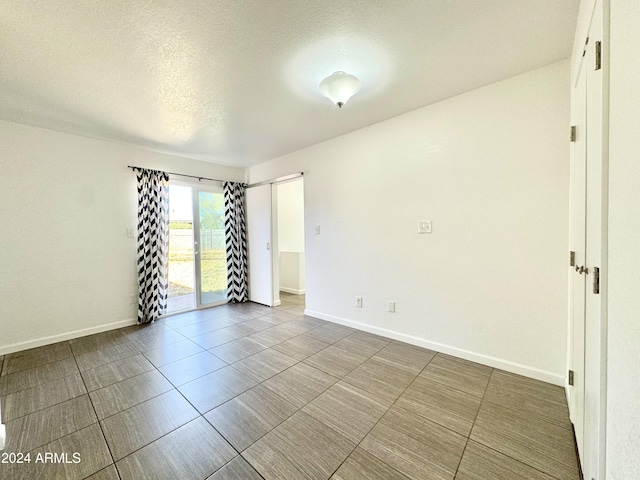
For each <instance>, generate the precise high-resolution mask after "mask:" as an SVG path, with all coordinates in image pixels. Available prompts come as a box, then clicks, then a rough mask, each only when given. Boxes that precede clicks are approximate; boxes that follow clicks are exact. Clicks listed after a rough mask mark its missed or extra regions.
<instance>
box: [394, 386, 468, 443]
mask: <svg viewBox="0 0 640 480" xmlns="http://www.w3.org/2000/svg"><path fill="white" fill-rule="evenodd" d="M396 405H397V406H399V407H402V408H405V409H406V410H409V411H411V412H413V413H416V414H417V415H420V416H421V417H424V418H426V419H428V420H431V421H433V422H436V423H438V424H440V425H442V426H443V427H447V428H449V429H451V430H453V431H455V432H457V433H459V434H460V435H464V436H465V437H468V436H469V433H471V427H472V426H473V422H474V421H475V418H476V415H477V413H478V409H479V408H480V398H479V397H476V396H474V395H471V394H468V393H465V392H463V391H461V390H456V389H455V388H451V387H448V386H446V385H443V384H441V383H438V382H434V381H432V380H429V379H428V378H424V377H416V379H415V380H414V381H413V383H412V384H411V385H410V386H409V388H408V389H407V390H406V391H405V392H404V393H403V394H402V395H401V396H400V398H398V400H397V401H396Z"/></svg>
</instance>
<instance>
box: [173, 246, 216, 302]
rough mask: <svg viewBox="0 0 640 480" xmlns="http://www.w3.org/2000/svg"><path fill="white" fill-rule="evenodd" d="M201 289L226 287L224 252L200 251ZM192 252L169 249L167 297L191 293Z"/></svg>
mask: <svg viewBox="0 0 640 480" xmlns="http://www.w3.org/2000/svg"><path fill="white" fill-rule="evenodd" d="M201 261H202V291H203V292H219V291H222V290H224V289H226V288H227V260H226V252H225V251H224V250H222V249H219V250H205V251H204V252H203V253H202V258H201ZM194 268H195V267H194V264H193V252H192V251H189V250H174V251H171V249H170V250H169V298H173V297H177V296H180V295H189V294H191V293H193V272H194Z"/></svg>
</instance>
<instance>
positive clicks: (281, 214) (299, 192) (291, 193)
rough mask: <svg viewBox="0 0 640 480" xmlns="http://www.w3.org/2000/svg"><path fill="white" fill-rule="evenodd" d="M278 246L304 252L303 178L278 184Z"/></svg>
mask: <svg viewBox="0 0 640 480" xmlns="http://www.w3.org/2000/svg"><path fill="white" fill-rule="evenodd" d="M277 189H278V248H279V249H280V251H284V252H304V187H303V180H302V179H299V180H293V181H291V182H285V183H280V184H277Z"/></svg>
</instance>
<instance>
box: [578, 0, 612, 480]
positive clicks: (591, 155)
mask: <svg viewBox="0 0 640 480" xmlns="http://www.w3.org/2000/svg"><path fill="white" fill-rule="evenodd" d="M603 18H604V17H603V5H602V3H601V2H600V1H597V2H596V4H595V8H594V12H593V17H592V19H591V23H590V28H589V33H588V39H587V41H586V44H585V52H584V55H583V59H582V63H581V66H580V69H579V72H578V76H577V80H576V84H575V86H574V92H573V93H574V95H573V97H574V103H573V107H574V108H573V115H574V122H575V123H574V124H575V125H576V127H577V128H576V142H575V144H574V146H573V149H572V186H571V190H572V197H571V200H572V205H571V227H572V234H571V240H572V248H573V250H574V251H575V263H576V267H574V268H575V270H574V271H572V274H571V300H572V301H571V328H572V336H571V340H572V342H571V365H572V366H571V368H572V369H573V371H574V386H573V387H571V389H570V391H571V396H570V410H571V421H572V422H573V424H574V428H575V432H576V442H577V444H578V451H579V453H580V462H581V466H582V471H583V474H584V478H585V479H586V478H588V479H598V480H599V479H604V476H605V465H604V454H605V431H604V428H605V422H606V405H605V397H604V392H605V390H604V385H605V383H606V309H603V305H606V301H603V300H602V298H603V296H604V295H606V288H604V285H603V280H604V278H605V269H606V191H607V190H606V184H607V181H606V173H605V171H606V168H605V165H606V162H605V156H604V151H605V147H604V141H605V137H604V133H603V132H605V115H604V108H605V106H604V103H603V102H604V98H605V97H604V90H603V71H604V69H603V68H602V61H601V58H602V52H603V48H602V41H603V36H604V35H603ZM597 58H600V62H599V63H598V62H597V60H596V59H597ZM598 280H599V281H598ZM596 287H597V288H596Z"/></svg>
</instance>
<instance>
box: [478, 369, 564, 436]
mask: <svg viewBox="0 0 640 480" xmlns="http://www.w3.org/2000/svg"><path fill="white" fill-rule="evenodd" d="M484 398H485V400H486V401H489V402H492V403H496V404H498V405H503V406H505V407H510V408H514V409H516V410H526V411H527V412H529V414H531V415H535V416H536V417H539V418H540V419H541V420H545V421H547V422H551V423H553V424H555V425H558V426H561V427H564V428H567V429H571V422H570V421H569V409H568V407H567V400H566V394H565V392H564V389H563V388H562V387H558V386H556V385H550V384H548V383H544V382H540V381H538V380H533V379H531V378H525V377H522V376H520V375H514V374H512V373H507V372H503V371H500V370H495V371H494V372H493V375H492V376H491V380H490V381H489V385H488V386H487V391H486V393H485V396H484Z"/></svg>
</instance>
